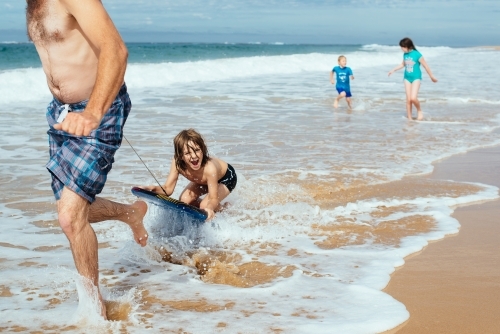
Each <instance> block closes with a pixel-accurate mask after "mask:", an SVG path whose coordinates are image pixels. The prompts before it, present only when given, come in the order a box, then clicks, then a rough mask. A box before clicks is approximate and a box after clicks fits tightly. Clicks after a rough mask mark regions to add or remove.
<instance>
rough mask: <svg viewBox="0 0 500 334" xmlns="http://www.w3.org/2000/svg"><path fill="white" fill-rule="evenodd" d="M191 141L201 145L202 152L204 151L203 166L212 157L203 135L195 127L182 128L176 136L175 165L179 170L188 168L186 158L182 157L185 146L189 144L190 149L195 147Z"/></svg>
mask: <svg viewBox="0 0 500 334" xmlns="http://www.w3.org/2000/svg"><path fill="white" fill-rule="evenodd" d="M189 142H192V143H193V144H196V145H197V146H199V147H200V149H201V152H202V153H203V159H202V160H201V167H204V166H205V165H206V163H207V162H208V160H209V159H210V156H209V155H208V149H207V145H205V141H204V140H203V137H202V136H201V135H200V134H199V133H198V132H196V130H194V129H187V130H182V131H181V132H179V134H177V136H175V138H174V151H175V152H174V159H175V167H176V168H177V170H178V171H185V170H186V169H187V166H186V163H185V162H184V160H182V157H183V155H184V146H187V147H188V149H189V148H190V149H192V150H194V149H195V148H194V147H192V146H190V145H189Z"/></svg>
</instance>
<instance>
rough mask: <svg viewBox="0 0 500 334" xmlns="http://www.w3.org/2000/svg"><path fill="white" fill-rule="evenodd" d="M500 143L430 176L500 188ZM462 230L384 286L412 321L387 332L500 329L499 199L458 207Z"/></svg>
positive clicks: (410, 261)
mask: <svg viewBox="0 0 500 334" xmlns="http://www.w3.org/2000/svg"><path fill="white" fill-rule="evenodd" d="M499 175H500V147H495V148H487V149H479V150H475V151H471V152H468V153H466V154H463V155H457V156H454V157H451V158H449V159H446V160H444V161H441V162H438V163H436V164H435V169H434V172H433V173H432V174H431V175H429V176H428V177H429V178H430V179H447V180H450V179H451V180H455V181H468V182H480V183H485V184H490V185H495V186H497V187H500V177H499ZM453 217H454V218H456V219H457V220H458V221H459V222H460V225H461V228H460V231H459V233H458V234H456V235H453V236H449V237H446V238H445V239H444V240H439V241H437V242H433V243H431V244H429V245H428V246H427V247H426V248H425V249H424V250H423V251H422V252H420V253H418V254H413V255H411V256H409V257H408V258H406V259H405V261H406V263H405V264H404V265H403V266H402V267H400V268H398V269H397V270H396V271H395V272H394V273H393V275H392V277H391V280H390V282H389V284H388V286H387V287H386V288H385V289H384V291H386V292H387V293H389V294H390V295H392V296H393V297H394V298H396V299H397V300H399V301H401V302H402V303H403V304H404V305H405V306H406V308H407V309H408V311H409V312H410V319H409V320H408V321H407V322H405V323H404V324H402V325H400V326H399V327H398V328H396V329H394V330H391V331H389V332H386V333H398V334H405V333H454V334H457V333H500V317H499V310H500V249H499V245H500V242H499V236H500V200H495V201H489V202H485V203H478V204H474V205H469V206H464V207H459V208H457V209H456V210H455V212H454V213H453Z"/></svg>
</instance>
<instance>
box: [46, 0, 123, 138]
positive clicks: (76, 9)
mask: <svg viewBox="0 0 500 334" xmlns="http://www.w3.org/2000/svg"><path fill="white" fill-rule="evenodd" d="M59 1H60V2H61V4H62V5H63V6H64V7H65V8H66V10H67V12H68V14H69V15H72V16H73V17H74V18H75V20H76V21H77V23H78V25H79V26H80V28H81V30H82V33H83V34H84V35H85V37H86V38H87V40H88V42H89V43H90V45H91V46H92V48H93V49H94V50H96V53H97V56H98V67H97V76H96V82H95V85H94V88H93V90H92V93H91V95H90V98H89V102H88V103H87V107H86V108H85V111H84V112H83V113H69V114H68V116H67V117H66V119H65V120H64V122H63V123H61V124H56V125H55V126H54V128H55V129H57V130H63V131H66V132H68V133H71V134H75V135H84V136H88V135H89V134H90V132H91V131H92V130H95V129H96V128H97V127H99V124H100V123H101V120H102V118H103V117H104V114H105V113H106V112H107V111H108V109H109V108H110V106H111V104H112V103H113V101H114V99H115V97H116V95H117V94H118V91H119V90H120V87H121V86H122V84H123V82H124V77H125V70H126V67H127V57H128V51H127V48H126V46H125V44H124V42H123V40H122V39H121V37H120V34H119V33H118V31H117V30H116V27H115V25H114V24H113V21H111V18H110V17H109V15H108V13H107V12H106V10H105V9H104V7H103V5H102V3H101V1H99V0H85V1H81V0H59Z"/></svg>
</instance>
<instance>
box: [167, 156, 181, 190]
mask: <svg viewBox="0 0 500 334" xmlns="http://www.w3.org/2000/svg"><path fill="white" fill-rule="evenodd" d="M178 179H179V172H178V171H177V166H176V165H175V159H174V158H172V163H171V164H170V173H168V176H167V180H166V181H165V184H164V185H163V189H165V192H166V193H167V195H168V196H170V195H172V193H173V192H174V189H175V186H176V185H177V180H178Z"/></svg>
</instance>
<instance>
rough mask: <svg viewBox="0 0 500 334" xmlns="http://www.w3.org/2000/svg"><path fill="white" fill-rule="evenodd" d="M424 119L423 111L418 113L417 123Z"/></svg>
mask: <svg viewBox="0 0 500 334" xmlns="http://www.w3.org/2000/svg"><path fill="white" fill-rule="evenodd" d="M423 119H424V113H423V112H422V110H419V111H417V121H421V120H423Z"/></svg>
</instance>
